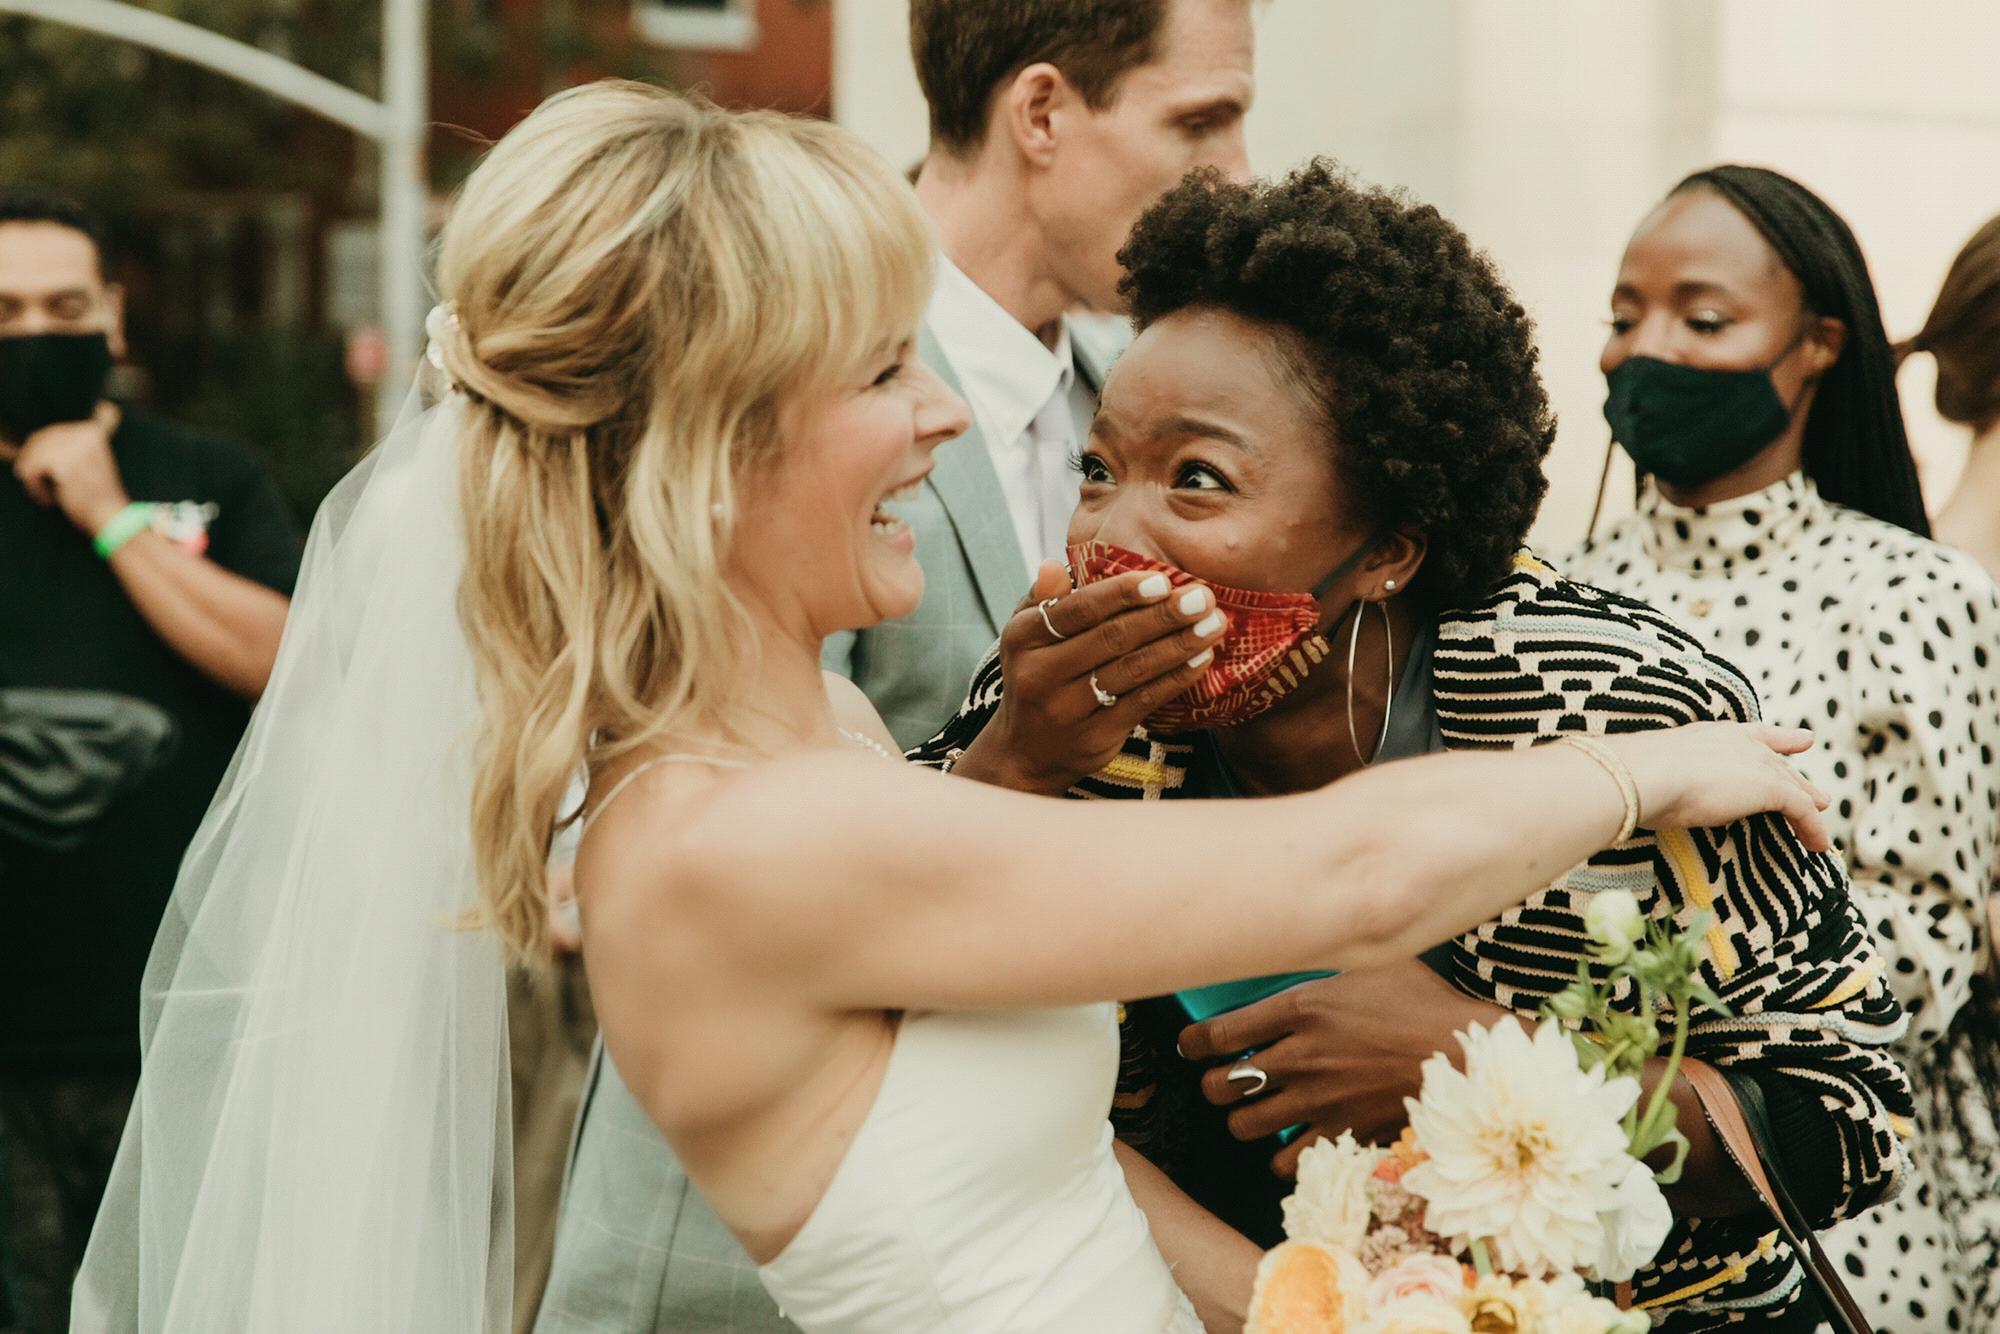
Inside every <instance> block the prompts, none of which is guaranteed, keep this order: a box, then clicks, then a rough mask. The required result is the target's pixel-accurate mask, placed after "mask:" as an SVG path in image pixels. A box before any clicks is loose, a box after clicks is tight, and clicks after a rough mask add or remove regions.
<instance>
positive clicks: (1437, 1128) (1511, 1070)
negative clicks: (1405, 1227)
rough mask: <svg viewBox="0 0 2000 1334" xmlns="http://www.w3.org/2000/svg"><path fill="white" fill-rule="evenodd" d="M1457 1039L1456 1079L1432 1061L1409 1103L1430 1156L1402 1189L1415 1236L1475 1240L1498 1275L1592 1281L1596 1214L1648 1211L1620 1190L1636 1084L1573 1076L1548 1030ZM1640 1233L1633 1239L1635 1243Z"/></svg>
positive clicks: (1480, 1032) (1597, 1251)
mask: <svg viewBox="0 0 2000 1334" xmlns="http://www.w3.org/2000/svg"><path fill="white" fill-rule="evenodd" d="M1458 1040H1459V1044H1460V1045H1461V1046H1462V1047H1464V1049H1465V1070H1464V1072H1463V1073H1461V1072H1459V1071H1458V1070H1456V1069H1454V1068H1453V1067H1452V1064H1451V1062H1450V1061H1449V1060H1448V1059H1446V1057H1445V1056H1444V1055H1442V1054H1438V1055H1435V1056H1432V1057H1431V1058H1430V1059H1429V1060H1427V1061H1425V1062H1424V1067H1423V1096H1422V1097H1420V1098H1417V1099H1413V1100H1408V1101H1407V1102H1406V1105H1407V1106H1408V1108H1409V1110H1410V1128H1411V1129H1412V1130H1414V1131H1415V1132H1416V1137H1417V1145H1418V1147H1419V1148H1421V1149H1422V1150H1423V1152H1424V1153H1425V1154H1427V1155H1428V1157H1427V1158H1426V1159H1425V1160H1424V1161H1423V1162H1422V1163H1419V1164H1418V1165H1417V1166H1416V1167H1414V1168H1411V1169H1410V1170H1409V1171H1408V1172H1406V1173H1404V1175H1403V1185H1404V1186H1406V1187H1407V1188H1408V1189H1409V1190H1411V1191H1412V1192H1414V1193H1415V1194H1416V1195H1418V1196H1419V1197H1421V1198H1422V1199H1423V1200H1424V1201H1425V1203H1426V1206H1427V1207H1426V1209H1425V1213H1424V1226H1425V1227H1427V1228H1429V1229H1430V1230H1431V1231H1432V1232H1435V1233H1437V1234H1439V1235H1440V1236H1444V1237H1448V1238H1450V1239H1451V1240H1452V1243H1453V1245H1454V1246H1456V1247H1458V1248H1459V1249H1461V1250H1463V1249H1464V1248H1466V1247H1468V1246H1470V1245H1471V1243H1472V1242H1473V1241H1474V1240H1477V1239H1484V1240H1485V1241H1486V1243H1487V1244H1488V1246H1489V1247H1491V1249H1492V1255H1493V1260H1494V1262H1495V1264H1496V1265H1497V1266H1498V1267H1499V1268H1501V1269H1504V1270H1510V1271H1513V1272H1516V1273H1524V1274H1549V1273H1557V1274H1560V1273H1565V1272H1568V1271H1574V1270H1587V1271H1596V1270H1597V1269H1598V1267H1599V1266H1600V1265H1602V1264H1603V1263H1604V1261H1605V1259H1606V1249H1607V1248H1606V1241H1607V1227H1606V1218H1605V1216H1606V1215H1614V1216H1617V1215H1620V1214H1621V1213H1622V1212H1623V1211H1624V1210H1626V1209H1627V1208H1638V1207H1644V1206H1645V1205H1647V1204H1648V1203H1649V1202H1647V1201H1644V1200H1641V1199H1638V1198H1637V1195H1636V1192H1635V1193H1634V1194H1633V1196H1630V1197H1628V1196H1627V1195H1626V1194H1625V1192H1624V1191H1623V1190H1622V1187H1623V1185H1624V1183H1625V1180H1626V1178H1627V1176H1628V1175H1629V1174H1630V1172H1631V1169H1632V1163H1633V1160H1632V1155H1631V1153H1630V1151H1629V1148H1628V1142H1627V1140H1626V1137H1625V1127H1624V1125H1623V1123H1622V1122H1623V1118H1624V1116H1625V1113H1626V1112H1627V1111H1629V1110H1630V1109H1631V1107H1632V1106H1633V1104H1634V1103H1635V1102H1637V1101H1638V1098H1639V1084H1638V1081H1636V1080H1634V1079H1631V1078H1628V1077H1624V1076H1620V1077H1618V1078H1616V1079H1608V1080H1607V1079H1606V1078H1605V1077H1604V1071H1603V1070H1602V1069H1592V1070H1589V1071H1585V1070H1583V1069H1582V1068H1580V1067H1579V1065H1578V1063H1577V1057H1576V1050H1575V1048H1574V1047H1573V1046H1572V1045H1571V1042H1570V1037H1569V1034H1568V1033H1567V1032H1566V1031H1565V1030H1564V1029H1563V1028H1562V1026H1561V1025H1559V1024H1556V1023H1552V1022H1551V1023H1544V1024H1543V1025H1541V1027H1540V1028H1538V1029H1536V1030H1535V1035H1534V1036H1533V1037H1532V1038H1530V1037H1529V1036H1528V1034H1527V1032H1526V1031H1525V1030H1523V1029H1522V1027H1521V1026H1520V1024H1519V1023H1518V1022H1516V1021H1514V1020H1513V1019H1512V1018H1511V1017H1509V1018H1507V1019H1502V1020H1500V1021H1499V1022H1497V1023H1495V1024H1494V1025H1493V1026H1492V1027H1491V1028H1482V1027H1480V1026H1479V1025H1476V1024H1475V1025H1473V1026H1472V1027H1471V1028H1470V1029H1468V1030H1467V1031H1466V1032H1464V1033H1461V1034H1459V1035H1458ZM1644 1235H1645V1232H1644V1231H1641V1230H1637V1229H1635V1231H1634V1239H1635V1243H1636V1241H1637V1240H1640V1239H1643V1237H1644ZM1628 1249H1633V1248H1628ZM1647 1258H1650V1255H1649V1256H1648V1257H1647Z"/></svg>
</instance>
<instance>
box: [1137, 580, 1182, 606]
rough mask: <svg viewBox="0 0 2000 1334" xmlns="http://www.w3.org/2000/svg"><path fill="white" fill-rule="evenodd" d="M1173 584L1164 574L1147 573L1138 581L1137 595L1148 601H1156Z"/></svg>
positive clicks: (1165, 593) (1163, 595)
mask: <svg viewBox="0 0 2000 1334" xmlns="http://www.w3.org/2000/svg"><path fill="white" fill-rule="evenodd" d="M1173 586H1174V585H1173V582H1172V581H1171V580H1169V579H1168V578H1167V576H1165V575H1164V574H1149V575H1147V576H1146V577H1145V578H1144V579H1141V580H1140V581H1139V596H1140V597H1142V598H1144V599H1146V601H1148V602H1156V601H1158V600H1159V599H1160V598H1163V597H1165V596H1166V595H1167V593H1168V591H1169V590H1170V589H1172V588H1173Z"/></svg>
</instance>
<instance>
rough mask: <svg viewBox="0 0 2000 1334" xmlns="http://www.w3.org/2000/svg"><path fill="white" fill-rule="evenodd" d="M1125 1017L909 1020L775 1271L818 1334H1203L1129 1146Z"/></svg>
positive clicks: (778, 1291) (1058, 1013) (788, 1305)
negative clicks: (1125, 1158)
mask: <svg viewBox="0 0 2000 1334" xmlns="http://www.w3.org/2000/svg"><path fill="white" fill-rule="evenodd" d="M1117 1074H1118V1027H1117V1023H1116V1021H1115V1020H1114V1018H1113V1012H1112V1007H1111V1006H1109V1005H1088V1006H1079V1007H1075V1008H1070V1009H1060V1010H1013V1011H995V1012H984V1011H982V1012H949V1013H947V1012H934V1011H933V1012H920V1013H911V1014H908V1015H905V1016H904V1018H903V1021H902V1024H901V1026H900V1028H899V1029H898V1031H897V1034H896V1041H895V1047H894V1049H893V1051H892V1053H891V1055H890V1057H889V1066H888V1072H887V1073H886V1074H885V1075H884V1077H883V1080H882V1087H881V1091H880V1092H879V1093H878V1094H877V1095H876V1098H875V1105H874V1106H873V1107H872V1108H871V1109H870V1110H869V1113H868V1116H867V1118H866V1119H865V1120H864V1121H863V1122H862V1124H861V1128H860V1130H859V1132H858V1133H857V1134H856V1135H855V1138H854V1142H853V1143H852V1144H851V1145H850V1146H849V1147H848V1150H847V1155H846V1157H845V1159H844V1160H843V1161H842V1162H841V1165H840V1168H839V1170H838V1171H837V1172H836V1173H835V1174H834V1178H833V1181H832V1182H831V1184H829V1185H828V1186H827V1189H826V1193H825V1195H823V1196H822V1197H821V1199H820V1202H819V1205H818V1207H817V1208H815V1209H814V1210H813V1213H812V1217H811V1218H810V1219H809V1220H807V1222H806V1225H805V1227H804V1228H803V1229H801V1230H800V1232H799V1233H798V1235H797V1236H796V1237H794V1238H793V1239H792V1242H791V1244H790V1245H788V1246H787V1247H786V1248H785V1250H784V1251H783V1253H781V1254H780V1255H779V1256H778V1257H777V1259H775V1260H773V1261H771V1262H770V1263H769V1264H767V1265H765V1266H763V1268H762V1269H761V1270H759V1271H758V1272H759V1274H760V1276H761V1277H762V1278H763V1280H764V1286H765V1287H766V1288H767V1289H769V1290H770V1293H771V1295H772V1296H773V1297H775V1298H776V1299H777V1301H778V1305H779V1306H780V1307H781V1308H782V1309H783V1310H784V1312H785V1314H786V1315H787V1316H789V1317H790V1318H791V1320H792V1321H793V1322H794V1323H796V1324H797V1325H798V1326H799V1327H800V1328H802V1329H805V1330H808V1331H811V1334H888V1332H889V1331H902V1330H926V1331H929V1330H938V1331H946V1330H948V1331H953V1332H954V1334H988V1332H989V1331H990V1334H1002V1331H1005V1332H1006V1334H1039V1332H1041V1331H1047V1334H1070V1332H1072V1331H1080V1332H1087V1334H1200V1330H1201V1323H1200V1322H1199V1321H1198V1320H1197V1319H1196V1318H1195V1314H1194V1311H1193V1308H1191V1307H1190V1306H1189V1305H1188V1303H1187V1299H1186V1298H1185V1297H1184V1296H1182V1295H1181V1291H1180V1289H1179V1288H1177V1287H1176V1286H1175V1285H1174V1280H1173V1276H1172V1275H1171V1274H1170V1273H1168V1271H1167V1265H1166V1262H1165V1261H1164V1260H1163V1259H1161V1257H1160V1252H1159V1250H1158V1248H1157V1247H1155V1246H1154V1244H1153V1238H1152V1234H1151V1232H1149V1231H1148V1229H1147V1226H1146V1218H1145V1215H1144V1214H1142V1213H1141V1212H1140V1211H1139V1207H1138V1205H1136V1204H1135V1203H1133V1200H1132V1196H1131V1194H1130V1192H1129V1191H1127V1189H1126V1187H1125V1177H1124V1174H1123V1172H1122V1171H1121V1170H1120V1168H1119V1166H1118V1162H1117V1160H1116V1158H1115V1157H1114V1156H1113V1155H1112V1152H1111V1126H1110V1123H1109V1122H1108V1121H1107V1119H1106V1116H1107V1114H1108V1113H1109V1111H1110V1107H1111V1094H1112V1088H1113V1085H1114V1083H1115V1081H1116V1079H1117Z"/></svg>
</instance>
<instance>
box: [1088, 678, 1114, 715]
mask: <svg viewBox="0 0 2000 1334" xmlns="http://www.w3.org/2000/svg"><path fill="white" fill-rule="evenodd" d="M1090 693H1091V694H1093V695H1095V696H1097V707H1098V708H1100V709H1108V708H1110V707H1111V706H1112V705H1113V704H1116V703H1117V702H1118V696H1116V695H1114V694H1112V693H1111V692H1110V691H1109V690H1106V689H1105V688H1104V687H1103V686H1101V685H1099V684H1097V673H1096V672H1092V673H1091V674H1090Z"/></svg>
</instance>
